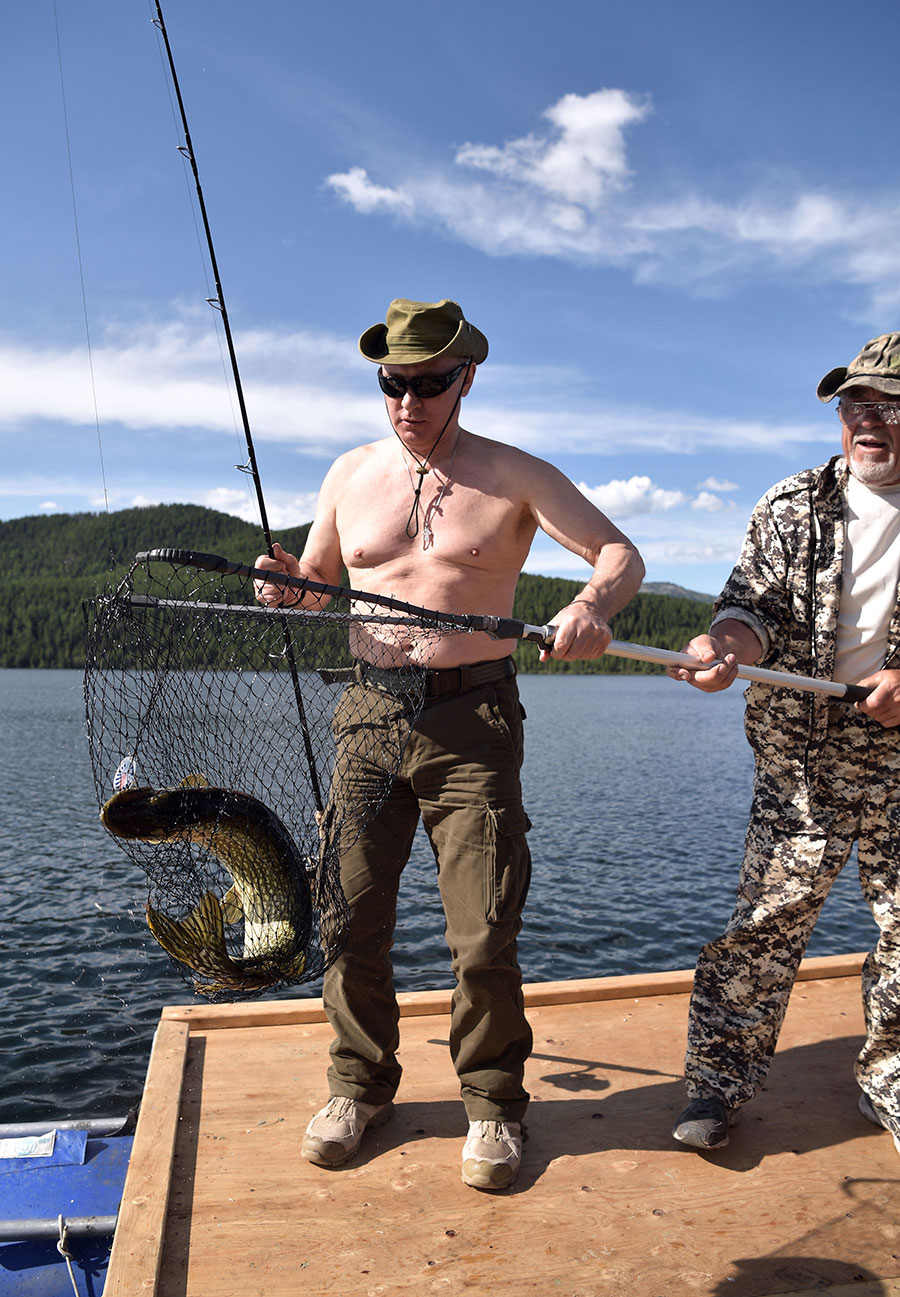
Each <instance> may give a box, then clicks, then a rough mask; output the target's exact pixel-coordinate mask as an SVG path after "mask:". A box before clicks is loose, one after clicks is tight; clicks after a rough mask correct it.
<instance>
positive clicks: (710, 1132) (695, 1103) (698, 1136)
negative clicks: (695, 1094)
mask: <svg viewBox="0 0 900 1297" xmlns="http://www.w3.org/2000/svg"><path fill="white" fill-rule="evenodd" d="M737 1118H738V1109H737V1108H726V1106H725V1104H724V1103H723V1102H722V1100H721V1099H717V1098H715V1097H714V1096H713V1095H705V1096H703V1097H702V1098H699V1099H693V1100H692V1101H691V1102H690V1103H689V1104H688V1106H687V1107H686V1108H685V1110H684V1112H683V1113H682V1114H681V1116H680V1117H679V1118H678V1119H677V1121H676V1122H675V1127H674V1129H673V1131H672V1134H673V1135H674V1137H675V1138H676V1139H677V1140H680V1142H681V1143H682V1144H690V1146H691V1148H724V1147H725V1145H726V1144H727V1143H728V1127H729V1126H733V1125H734V1123H735V1122H736V1121H737Z"/></svg>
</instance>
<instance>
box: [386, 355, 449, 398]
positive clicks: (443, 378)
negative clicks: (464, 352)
mask: <svg viewBox="0 0 900 1297" xmlns="http://www.w3.org/2000/svg"><path fill="white" fill-rule="evenodd" d="M470 364H471V361H469V360H464V361H463V363H462V364H461V365H457V366H456V368H455V369H451V370H450V373H449V374H423V375H422V377H421V378H395V377H394V376H393V374H383V373H382V372H381V369H380V367H379V370H378V386H379V387H380V388H381V390H382V392H384V394H385V396H392V397H393V398H394V400H395V401H401V400H402V399H403V397H404V396H406V393H407V392H412V394H413V396H417V397H418V398H419V400H420V401H427V400H429V399H430V398H431V397H432V396H440V394H441V392H446V390H447V388H448V387H450V385H451V384H452V383H453V382H455V380H456V379H457V378H459V376H460V374H461V373H462V372H463V370H464V369H466V368H467V367H468V366H469V365H470Z"/></svg>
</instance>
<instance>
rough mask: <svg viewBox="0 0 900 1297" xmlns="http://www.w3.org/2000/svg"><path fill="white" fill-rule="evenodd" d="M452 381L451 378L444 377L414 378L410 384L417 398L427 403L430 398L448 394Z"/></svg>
mask: <svg viewBox="0 0 900 1297" xmlns="http://www.w3.org/2000/svg"><path fill="white" fill-rule="evenodd" d="M452 381H453V379H452V378H451V377H443V376H442V377H441V378H414V379H413V381H412V382H411V383H410V387H411V388H412V390H413V391H414V392H415V394H416V396H419V397H421V398H422V400H424V401H427V400H428V398H429V397H430V396H440V394H441V392H446V390H447V388H448V387H449V386H450V384H451V383H452Z"/></svg>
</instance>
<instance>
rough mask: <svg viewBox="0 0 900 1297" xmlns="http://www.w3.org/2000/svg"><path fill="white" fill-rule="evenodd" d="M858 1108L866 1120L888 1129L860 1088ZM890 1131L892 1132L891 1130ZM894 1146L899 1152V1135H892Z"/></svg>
mask: <svg viewBox="0 0 900 1297" xmlns="http://www.w3.org/2000/svg"><path fill="white" fill-rule="evenodd" d="M859 1110H860V1112H861V1113H862V1115H863V1116H864V1117H865V1119H866V1121H870V1122H871V1123H872V1125H873V1126H880V1127H881V1128H882V1130H890V1126H888V1124H887V1121H885V1119H884V1118H883V1117H882V1116H881V1113H880V1112H879V1111H878V1109H877V1108H876V1107H875V1105H874V1103H873V1102H872V1100H871V1099H870V1098H869V1096H868V1095H867V1094H866V1092H865V1090H861V1091H860V1093H859ZM891 1133H892V1134H893V1131H892V1132H891ZM894 1148H895V1149H896V1150H897V1152H898V1153H900V1135H894Z"/></svg>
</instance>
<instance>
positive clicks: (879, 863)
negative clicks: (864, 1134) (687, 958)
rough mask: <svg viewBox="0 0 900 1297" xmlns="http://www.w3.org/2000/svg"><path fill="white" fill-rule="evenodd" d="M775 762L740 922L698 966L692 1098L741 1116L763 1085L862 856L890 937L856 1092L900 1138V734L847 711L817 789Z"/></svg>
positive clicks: (866, 990) (827, 749)
mask: <svg viewBox="0 0 900 1297" xmlns="http://www.w3.org/2000/svg"><path fill="white" fill-rule="evenodd" d="M768 755H770V754H765V753H763V754H758V755H757V765H756V776H755V781H754V790H753V804H752V809H751V813H750V823H749V826H748V830H747V839H746V848H745V855H744V861H743V865H742V868H741V875H740V883H739V888H738V897H737V903H736V905H735V908H734V912H733V913H732V916H731V918H730V920H729V922H728V925H727V927H726V929H725V932H724V933H723V934H722V936H720V937H718V938H717V939H716V940H715V941H711V942H709V944H708V945H706V946H704V947H703V950H702V951H701V952H700V958H699V961H698V964H697V970H696V975H695V980H694V990H693V994H692V996H691V1006H690V1019H689V1026H688V1046H687V1057H686V1060H685V1076H686V1081H687V1090H688V1095H689V1097H691V1098H695V1097H696V1096H697V1095H701V1094H713V1095H717V1096H719V1097H720V1098H721V1099H722V1100H723V1101H724V1102H725V1103H726V1104H727V1105H728V1106H729V1107H737V1106H739V1105H740V1104H743V1103H746V1102H747V1100H748V1099H751V1098H752V1097H753V1095H754V1093H755V1091H756V1090H757V1088H758V1087H759V1086H760V1085H761V1084H762V1082H763V1081H764V1079H765V1077H766V1074H767V1071H768V1068H769V1064H770V1062H771V1060H772V1055H773V1053H774V1051H775V1045H776V1042H777V1040H778V1033H779V1031H780V1030H781V1025H782V1022H783V1020H784V1014H785V1011H786V1009H787V1004H788V998H789V996H790V992H791V987H792V986H793V983H794V978H795V976H796V973H797V966H798V964H799V963H800V959H801V958H802V956H803V952H804V950H805V949H806V944H807V941H808V940H809V937H810V934H811V932H812V929H813V926H814V924H815V922H816V919H817V918H818V915H819V911H820V910H821V908H822V904H823V902H824V900H825V897H826V896H827V895H828V892H829V890H830V888H831V886H832V884H833V883H834V880H835V879H836V878H837V876H838V874H839V873H840V871H841V869H842V867H843V866H844V864H846V862H847V859H848V857H849V855H850V852H851V850H852V848H853V844H854V842H856V843H857V851H858V857H859V874H860V883H861V885H862V891H863V895H864V896H865V898H866V901H867V902H868V904H869V907H870V909H871V911H872V915H873V917H874V919H875V922H876V923H877V925H878V928H879V937H878V941H877V944H876V945H875V948H874V949H873V950H872V951H871V952H870V953H869V955H868V956H867V958H866V961H865V965H864V967H863V973H862V995H863V1007H864V1011H865V1024H866V1041H865V1045H864V1046H863V1048H862V1050H861V1052H860V1054H859V1056H858V1058H857V1060H856V1068H855V1070H856V1079H857V1081H858V1082H859V1085H860V1087H861V1088H862V1089H863V1090H865V1091H866V1092H867V1094H868V1095H869V1097H870V1098H871V1099H872V1100H873V1102H874V1103H875V1105H876V1107H877V1108H878V1109H879V1110H880V1112H881V1113H882V1114H883V1115H884V1116H885V1117H886V1119H887V1121H888V1123H889V1124H890V1126H891V1128H892V1129H893V1130H894V1132H895V1133H900V731H898V730H897V729H885V728H884V727H882V726H880V725H878V724H877V722H874V721H871V720H869V719H868V718H866V717H865V716H863V715H862V714H861V713H859V712H857V711H855V709H853V708H852V707H849V706H847V705H846V704H841V705H840V706H837V705H835V706H833V707H832V708H831V710H830V717H829V726H828V738H827V741H826V744H825V746H824V749H823V750H822V753H821V756H820V758H819V761H818V764H817V771H816V777H815V779H814V781H811V783H810V784H809V785H807V783H806V782H805V780H804V779H803V778H802V771H801V767H800V764H799V763H798V762H797V763H794V764H790V763H788V762H786V761H782V760H781V759H780V758H779V757H778V756H777V754H771V756H772V759H771V760H765V759H764V758H765V757H766V756H768Z"/></svg>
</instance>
